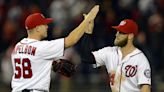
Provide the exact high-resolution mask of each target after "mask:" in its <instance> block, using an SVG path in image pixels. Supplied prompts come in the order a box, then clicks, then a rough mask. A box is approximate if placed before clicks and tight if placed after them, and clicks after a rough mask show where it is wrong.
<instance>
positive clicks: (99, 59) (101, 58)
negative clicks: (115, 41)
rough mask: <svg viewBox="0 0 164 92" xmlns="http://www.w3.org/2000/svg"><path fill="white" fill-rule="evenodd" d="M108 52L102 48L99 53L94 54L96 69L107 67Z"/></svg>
mask: <svg viewBox="0 0 164 92" xmlns="http://www.w3.org/2000/svg"><path fill="white" fill-rule="evenodd" d="M106 51H107V49H106V48H102V49H99V50H98V51H94V52H92V53H93V55H94V57H95V61H96V67H99V66H102V65H105V61H107V60H106Z"/></svg>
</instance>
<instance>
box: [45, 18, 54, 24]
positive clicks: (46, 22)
mask: <svg viewBox="0 0 164 92" xmlns="http://www.w3.org/2000/svg"><path fill="white" fill-rule="evenodd" d="M52 22H53V18H46V19H45V20H44V24H49V23H52Z"/></svg>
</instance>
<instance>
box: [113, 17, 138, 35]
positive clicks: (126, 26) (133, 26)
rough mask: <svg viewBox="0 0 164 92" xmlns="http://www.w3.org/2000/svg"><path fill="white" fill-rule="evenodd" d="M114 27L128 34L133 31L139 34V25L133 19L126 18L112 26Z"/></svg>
mask: <svg viewBox="0 0 164 92" xmlns="http://www.w3.org/2000/svg"><path fill="white" fill-rule="evenodd" d="M112 28H114V29H116V30H117V31H120V32H122V33H126V34H130V33H133V34H134V35H137V34H138V25H137V23H136V22H134V21H133V20H131V19H124V20H122V21H121V22H120V24H119V25H118V26H112Z"/></svg>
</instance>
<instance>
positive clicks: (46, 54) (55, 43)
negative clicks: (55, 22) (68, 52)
mask: <svg viewBox="0 0 164 92" xmlns="http://www.w3.org/2000/svg"><path fill="white" fill-rule="evenodd" d="M43 43H44V45H43V46H44V47H43V49H42V51H41V52H42V57H43V58H44V59H57V58H59V57H61V56H63V54H64V38H61V39H56V40H51V41H44V42H43Z"/></svg>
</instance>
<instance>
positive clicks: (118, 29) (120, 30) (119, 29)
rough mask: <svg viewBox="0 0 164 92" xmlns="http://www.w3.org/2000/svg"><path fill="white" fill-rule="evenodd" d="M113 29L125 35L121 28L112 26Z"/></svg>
mask: <svg viewBox="0 0 164 92" xmlns="http://www.w3.org/2000/svg"><path fill="white" fill-rule="evenodd" d="M112 28H113V29H116V30H117V31H119V32H122V33H125V32H124V31H122V29H121V27H120V26H112Z"/></svg>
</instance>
